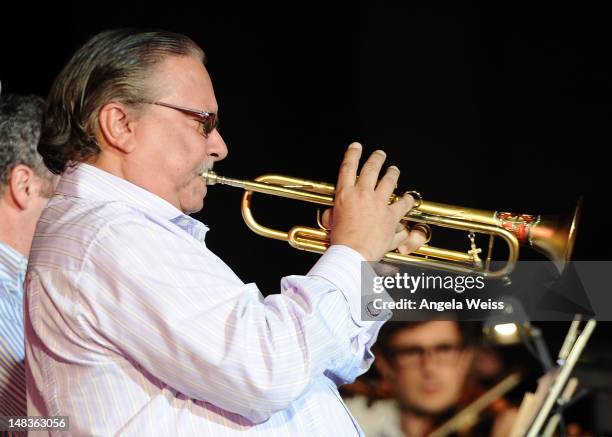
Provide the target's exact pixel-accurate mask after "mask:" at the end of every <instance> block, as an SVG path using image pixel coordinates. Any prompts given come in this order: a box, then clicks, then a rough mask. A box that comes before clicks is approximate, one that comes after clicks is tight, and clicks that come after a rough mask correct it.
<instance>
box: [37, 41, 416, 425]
mask: <svg viewBox="0 0 612 437" xmlns="http://www.w3.org/2000/svg"><path fill="white" fill-rule="evenodd" d="M203 61H204V55H203V52H202V50H201V49H200V48H199V47H198V46H197V45H196V44H195V43H194V42H193V41H191V40H190V39H189V38H187V37H185V36H183V35H178V34H173V33H169V32H164V31H151V32H140V31H136V30H112V31H107V32H103V33H101V34H99V35H97V36H95V37H93V38H92V39H91V40H90V41H88V42H87V43H86V44H85V45H84V46H83V47H81V48H80V49H79V50H78V51H77V52H76V53H75V55H74V56H73V57H72V59H71V60H70V61H69V62H68V64H67V65H66V66H65V68H64V69H63V71H62V72H61V73H60V74H59V76H58V77H57V79H56V81H55V83H54V84H53V87H52V90H51V93H50V96H49V102H48V103H49V107H48V110H47V112H46V115H45V120H44V127H43V137H42V140H41V146H40V152H41V154H42V155H43V157H44V159H45V163H46V164H47V166H48V167H49V168H50V169H51V170H52V171H53V172H55V173H58V174H61V175H62V177H61V180H60V183H59V186H58V189H57V192H56V195H55V197H54V198H53V199H52V200H51V202H50V204H49V207H48V208H47V209H46V210H45V212H44V213H43V216H42V218H41V221H40V223H39V227H38V230H37V233H36V235H35V238H34V242H33V251H32V259H31V263H30V266H29V271H28V287H27V298H26V311H25V319H26V352H27V373H28V414H30V415H46V416H55V415H58V416H62V415H68V416H70V431H71V434H73V435H79V434H96V435H98V434H102V435H108V434H122V435H164V436H166V435H234V434H243V433H244V434H249V435H265V436H275V435H278V436H281V435H282V436H286V435H309V436H310V435H337V436H343V435H359V434H360V433H361V431H360V429H359V427H358V426H357V425H356V424H355V422H354V420H353V419H352V417H351V415H350V414H349V413H348V411H347V410H346V408H345V406H344V405H343V402H342V400H341V399H340V397H339V395H338V392H337V386H338V385H339V384H342V383H345V382H347V381H352V380H353V379H354V378H355V377H356V376H358V375H359V374H361V373H363V372H364V371H365V370H366V369H367V368H368V367H369V365H370V364H371V362H372V359H373V356H372V354H371V353H370V347H371V345H372V343H373V342H374V339H375V337H376V334H377V332H378V329H379V328H380V325H381V322H363V321H361V319H360V283H359V282H360V281H359V278H360V268H361V264H362V261H366V260H367V261H377V260H379V259H380V258H381V257H382V256H383V254H384V253H386V252H387V251H388V250H392V249H395V248H399V249H400V250H401V251H402V252H408V251H411V250H413V249H415V248H416V247H418V246H419V245H420V244H422V243H423V241H424V236H423V235H422V234H420V233H417V232H409V231H407V230H406V229H404V228H403V227H400V228H399V229H398V224H399V222H400V219H401V218H402V217H403V216H404V215H405V214H406V213H407V212H408V211H409V210H410V208H411V207H412V205H413V199H412V198H411V197H410V196H405V197H403V198H402V199H401V200H399V201H398V202H396V203H394V204H392V205H388V199H389V196H390V194H391V192H392V191H393V189H394V187H395V184H396V182H397V180H398V176H399V170H398V169H397V168H396V167H389V168H388V169H387V171H386V172H385V173H384V175H383V176H382V178H380V180H379V172H380V170H381V168H382V165H383V162H384V160H385V154H384V153H383V152H381V151H377V152H375V153H373V154H372V155H371V156H370V157H369V159H368V160H367V161H366V162H365V164H364V165H363V168H362V169H361V171H360V173H359V180H358V181H357V170H358V163H359V159H360V156H361V146H360V145H359V144H356V143H353V144H351V146H349V148H348V150H347V151H346V154H345V157H344V160H343V162H342V166H341V168H340V173H339V177H338V185H337V194H336V201H335V205H334V209H333V220H330V218H329V214H328V215H327V222H328V224H329V225H331V229H332V231H331V243H332V246H331V247H330V248H329V250H328V251H327V252H326V253H325V254H324V255H323V256H322V257H321V258H320V259H319V261H318V262H317V263H316V264H315V266H314V267H313V268H312V269H311V270H310V272H309V273H308V274H307V275H305V276H289V277H285V278H283V280H282V291H281V293H280V294H275V295H271V296H268V297H267V298H265V299H264V298H263V297H262V295H261V293H260V292H259V290H258V289H257V288H256V287H255V286H254V285H253V284H244V283H243V282H242V281H241V280H240V279H239V278H238V277H237V276H236V275H235V274H234V273H233V272H232V270H231V269H230V267H228V266H227V265H226V264H224V263H223V262H222V261H221V260H220V259H219V258H218V257H216V256H215V255H214V254H213V253H212V252H211V251H210V250H208V248H207V247H206V244H205V235H206V232H207V231H208V228H207V227H206V226H204V225H203V224H201V223H200V222H198V221H196V220H194V219H192V218H191V217H189V216H188V215H187V214H190V213H193V212H196V211H198V210H200V209H201V208H202V206H203V199H204V197H205V195H206V186H205V184H204V182H203V180H202V178H201V176H200V175H201V173H202V172H203V171H205V170H207V169H210V168H212V166H213V164H214V163H215V162H218V161H220V160H222V159H224V158H225V157H226V155H227V147H226V145H225V143H224V141H223V138H222V137H221V135H220V133H219V131H218V130H217V129H216V126H217V124H216V122H217V119H218V112H219V108H218V105H217V101H216V99H215V95H214V92H213V87H212V84H211V81H210V78H209V76H208V72H207V71H206V69H205V67H204V62H203Z"/></svg>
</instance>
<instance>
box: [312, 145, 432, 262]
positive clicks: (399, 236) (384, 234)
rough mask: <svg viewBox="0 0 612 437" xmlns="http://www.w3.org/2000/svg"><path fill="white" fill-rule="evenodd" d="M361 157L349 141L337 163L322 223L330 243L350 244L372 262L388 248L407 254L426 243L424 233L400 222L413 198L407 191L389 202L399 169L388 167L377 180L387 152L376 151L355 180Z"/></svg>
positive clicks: (358, 149) (357, 147)
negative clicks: (331, 203)
mask: <svg viewBox="0 0 612 437" xmlns="http://www.w3.org/2000/svg"><path fill="white" fill-rule="evenodd" d="M360 157H361V145H360V144H359V143H352V144H351V145H350V146H349V148H348V150H347V151H346V154H345V155H344V160H343V161H342V165H341V166H340V172H339V174H338V183H337V185H336V193H335V199H334V208H333V217H332V211H331V210H327V211H325V213H324V216H323V222H324V223H328V224H331V243H332V244H342V245H345V246H348V247H351V248H352V249H355V250H356V251H357V252H359V253H361V255H363V257H364V258H365V259H366V260H367V261H374V262H376V261H379V260H380V259H381V258H382V257H383V256H384V254H385V253H387V252H388V251H390V250H394V249H398V250H399V251H400V252H401V253H404V254H406V253H409V252H411V251H413V250H415V249H417V248H418V247H419V246H421V245H422V244H423V243H425V235H424V234H423V233H422V232H420V231H417V230H414V231H409V230H407V229H406V228H405V227H404V226H403V225H402V224H401V223H400V220H401V219H402V218H403V217H404V216H405V215H406V214H407V213H408V211H410V208H412V206H413V205H414V199H413V198H412V196H410V195H409V194H406V195H404V196H403V197H402V198H401V199H400V200H399V201H397V202H395V203H393V204H391V205H389V198H390V196H391V194H392V193H393V190H394V189H395V186H396V184H397V180H398V177H399V173H400V172H399V169H398V168H397V167H395V166H390V167H389V168H388V169H387V172H386V173H385V175H384V176H383V177H382V178H381V179H380V181H379V180H378V177H379V174H380V170H381V168H382V165H383V163H384V161H385V157H386V155H385V153H384V152H383V151H382V150H377V151H375V152H374V153H372V155H370V157H369V158H368V160H367V161H366V162H365V164H363V167H362V168H361V172H360V173H359V179H357V168H358V166H359V158H360Z"/></svg>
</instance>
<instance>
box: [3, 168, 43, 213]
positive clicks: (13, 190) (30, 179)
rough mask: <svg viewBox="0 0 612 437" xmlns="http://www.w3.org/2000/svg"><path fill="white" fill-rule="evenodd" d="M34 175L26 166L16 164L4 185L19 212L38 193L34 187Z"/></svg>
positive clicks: (26, 206) (25, 207)
mask: <svg viewBox="0 0 612 437" xmlns="http://www.w3.org/2000/svg"><path fill="white" fill-rule="evenodd" d="M35 177H36V174H35V173H34V170H32V169H31V168H30V167H28V166H27V165H23V164H18V165H16V166H15V167H13V169H12V170H11V172H10V173H9V178H8V183H7V184H6V186H7V189H8V191H9V192H10V196H11V199H12V200H13V202H14V203H15V205H17V207H18V208H19V209H21V210H25V209H27V208H28V206H29V205H30V202H31V201H32V199H33V198H34V196H37V195H38V193H37V192H36V189H35V187H34V182H35V181H34V179H35Z"/></svg>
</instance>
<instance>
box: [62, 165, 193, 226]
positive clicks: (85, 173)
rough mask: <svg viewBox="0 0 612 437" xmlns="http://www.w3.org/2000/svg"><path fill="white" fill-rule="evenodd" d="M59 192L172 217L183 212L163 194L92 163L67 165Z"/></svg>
mask: <svg viewBox="0 0 612 437" xmlns="http://www.w3.org/2000/svg"><path fill="white" fill-rule="evenodd" d="M56 193H57V194H61V195H64V196H69V197H79V198H82V199H88V200H94V201H102V202H104V201H106V202H117V201H118V202H125V203H128V204H130V205H135V206H137V207H138V208H139V209H142V210H144V211H146V212H148V213H151V214H154V215H156V216H161V217H162V218H164V219H166V220H170V219H172V218H175V217H177V216H180V215H184V214H183V212H182V211H180V210H179V209H178V208H176V207H175V206H174V205H172V204H171V203H169V202H167V201H166V200H164V199H162V198H161V197H159V196H157V195H155V194H153V193H151V192H150V191H147V190H145V189H144V188H141V187H139V186H138V185H134V184H133V183H131V182H128V181H126V180H125V179H122V178H120V177H117V176H115V175H112V174H110V173H108V172H106V171H104V170H101V169H99V168H97V167H94V166H92V165H89V164H85V163H79V164H77V165H76V166H75V167H71V168H68V169H67V170H66V171H65V172H64V173H63V174H62V177H61V179H60V181H59V184H58V186H57V189H56Z"/></svg>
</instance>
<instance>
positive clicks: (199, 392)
mask: <svg viewBox="0 0 612 437" xmlns="http://www.w3.org/2000/svg"><path fill="white" fill-rule="evenodd" d="M168 226H174V225H173V224H170V223H169V225H168ZM362 260H363V259H362V258H361V256H360V255H359V254H358V253H357V252H355V251H353V250H352V249H350V248H348V247H341V246H334V247H332V248H330V249H329V250H328V252H327V253H326V254H324V255H323V256H322V257H321V258H320V260H319V261H318V262H317V264H316V265H315V266H314V267H313V269H312V270H311V272H310V273H309V275H307V276H289V277H286V278H283V279H282V281H281V288H282V290H281V293H280V294H274V295H270V296H268V297H267V298H265V299H264V298H263V297H262V295H261V293H260V292H259V290H258V289H257V288H256V286H255V285H254V284H244V283H242V281H240V280H239V279H238V278H237V277H236V275H235V274H234V273H233V272H232V271H231V269H229V267H228V266H227V265H225V264H224V263H223V262H222V261H221V260H220V259H219V258H218V257H216V256H215V255H214V254H212V252H210V251H209V250H208V249H207V248H206V247H205V246H204V245H202V244H201V243H199V242H198V241H197V240H195V239H193V238H192V237H191V236H189V235H188V234H186V233H185V234H184V235H179V234H177V233H176V232H171V231H170V230H169V229H165V228H164V227H163V226H161V225H159V224H156V223H153V222H150V221H147V220H144V219H143V220H140V219H138V217H132V216H130V217H126V218H119V219H115V220H113V221H112V222H111V223H108V224H107V225H106V226H104V227H103V228H102V229H101V230H100V232H99V233H98V236H97V238H96V239H95V241H93V242H92V243H91V245H90V246H89V248H88V251H87V253H86V255H85V258H84V260H83V265H82V270H81V272H80V275H79V277H78V282H77V284H76V288H77V289H78V293H79V302H77V304H76V313H77V315H76V316H77V317H79V319H80V325H81V326H83V334H82V335H84V336H86V337H90V339H91V340H93V341H94V342H95V343H96V344H99V345H103V347H108V348H113V349H115V350H116V351H117V353H119V354H121V355H123V356H125V357H126V358H127V359H129V360H131V361H134V362H136V363H137V364H138V365H139V366H141V367H142V368H144V369H145V370H146V371H147V372H148V373H150V374H151V375H153V376H154V377H155V378H157V379H159V380H160V381H161V382H163V383H164V384H166V385H168V386H169V387H171V388H172V389H174V390H177V391H178V392H180V393H183V394H185V395H187V396H189V397H191V398H192V399H195V400H201V401H207V402H210V403H212V404H214V405H217V406H218V407H221V408H223V409H225V410H227V411H231V412H234V413H237V414H240V415H242V416H244V417H246V418H248V419H250V420H251V421H254V422H260V421H263V420H266V419H267V418H269V417H270V416H271V415H272V414H274V413H275V412H277V411H280V410H284V409H286V408H287V407H288V406H289V405H290V404H291V403H292V402H293V401H294V400H296V399H297V398H299V397H300V396H301V394H303V393H304V392H305V391H306V390H307V389H308V387H309V385H310V384H311V383H312V381H313V378H316V377H319V376H320V375H322V374H324V373H326V372H331V373H332V374H334V375H335V376H336V377H337V379H339V380H341V381H346V380H351V379H353V378H354V377H355V376H357V375H358V374H359V373H361V372H363V371H365V370H366V369H367V367H369V364H370V363H371V360H372V356H371V353H370V351H369V347H370V346H371V343H372V342H373V341H374V339H375V337H376V334H377V332H378V328H379V327H380V322H361V320H360V317H359V308H360V277H361V274H360V269H361V262H362Z"/></svg>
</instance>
